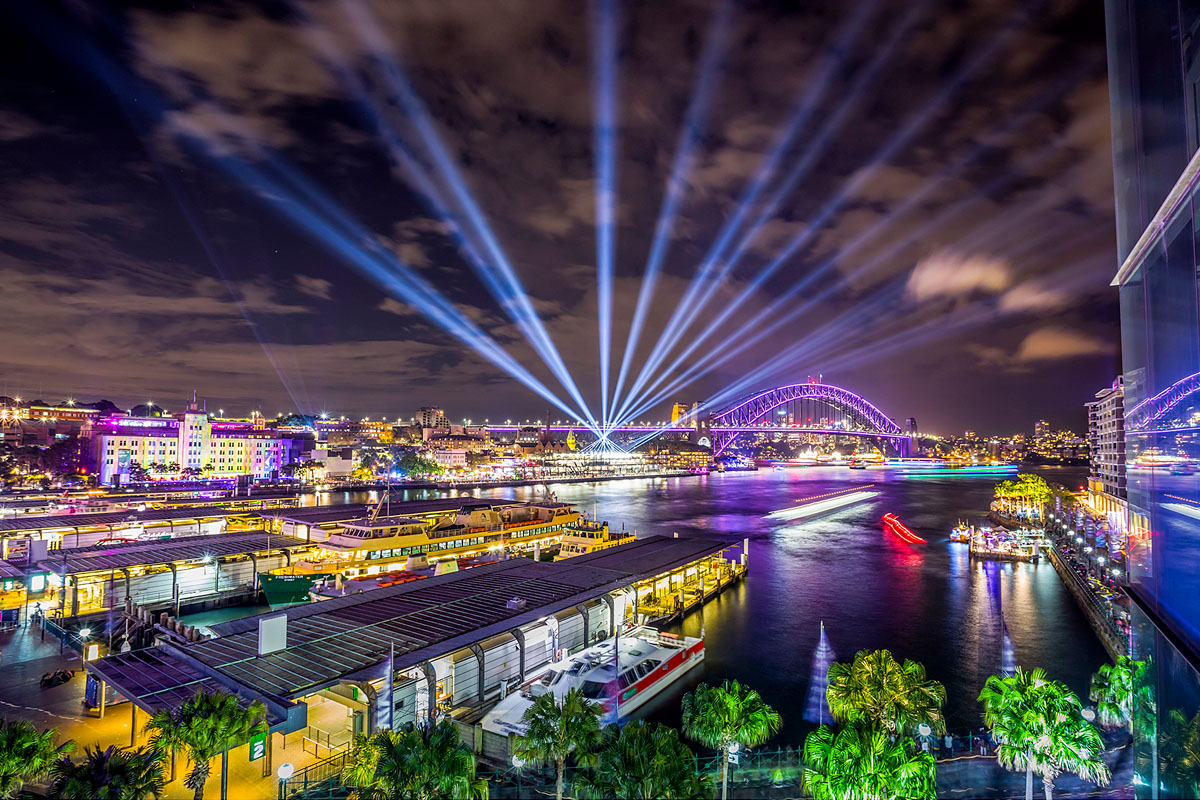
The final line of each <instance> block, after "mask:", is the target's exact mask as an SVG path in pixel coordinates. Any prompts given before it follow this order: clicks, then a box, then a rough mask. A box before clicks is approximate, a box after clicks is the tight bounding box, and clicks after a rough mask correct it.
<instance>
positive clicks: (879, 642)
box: [483, 467, 1107, 745]
mask: <svg viewBox="0 0 1200 800" xmlns="http://www.w3.org/2000/svg"><path fill="white" fill-rule="evenodd" d="M1043 474H1044V475H1045V477H1046V478H1047V479H1049V480H1052V481H1058V482H1061V483H1064V484H1068V485H1078V484H1079V483H1080V482H1081V480H1082V479H1083V475H1084V472H1083V470H1081V469H1077V468H1060V469H1049V470H1046V471H1044V472H1043ZM996 481H997V478H995V477H967V476H962V477H924V476H922V477H903V476H901V475H899V474H897V473H895V472H892V471H889V470H885V469H869V470H849V469H846V468H845V467H807V468H796V469H784V470H759V471H758V472H749V473H746V472H743V473H726V474H714V475H710V476H708V477H705V478H683V479H669V480H660V481H646V480H630V481H617V482H611V483H598V484H576V485H569V486H560V487H555V491H556V493H557V495H558V497H559V499H560V500H563V501H567V502H575V503H579V504H580V506H581V507H582V508H584V509H586V511H587V512H588V513H589V514H592V513H593V509H594V513H595V516H596V518H598V519H601V520H608V522H609V523H610V524H612V525H615V526H618V527H619V526H620V525H621V523H625V525H626V526H627V527H630V528H636V529H637V531H638V534H639V535H649V534H652V533H662V534H666V535H671V534H672V533H678V534H679V535H680V536H681V537H683V536H705V535H712V534H720V535H722V536H733V537H739V538H743V537H744V538H749V539H750V573H749V577H748V578H747V580H746V581H745V582H743V583H741V584H739V585H738V586H736V587H734V588H733V589H732V590H731V591H729V592H727V593H726V594H725V595H723V596H722V597H721V598H720V599H719V600H717V601H715V602H712V603H710V604H709V605H708V606H707V607H705V608H704V609H703V610H702V611H698V612H694V613H693V614H692V615H690V616H688V617H687V619H686V620H685V621H684V622H683V623H682V625H681V626H679V629H682V630H683V631H686V632H687V633H689V634H693V635H694V634H696V633H699V631H700V630H701V627H703V628H704V632H705V635H706V637H707V655H706V659H705V665H704V668H703V674H702V675H697V676H696V677H695V678H694V680H695V681H698V680H701V679H703V680H706V681H709V682H714V681H720V680H722V679H724V678H736V679H738V680H740V681H743V682H746V683H748V684H750V685H752V686H754V687H755V688H756V689H758V690H759V691H760V692H761V693H762V695H763V696H764V698H765V699H766V700H767V702H769V703H771V704H772V705H774V706H775V707H776V708H777V709H778V710H779V711H780V713H781V714H782V715H783V719H784V728H783V730H782V731H781V734H780V735H779V736H778V737H776V739H775V741H777V742H779V743H780V745H782V744H783V743H793V744H796V743H799V742H800V741H802V737H803V735H804V733H805V732H806V731H807V730H808V729H809V728H810V727H811V725H809V724H808V723H806V722H805V721H804V720H803V715H804V710H805V698H806V694H807V691H808V686H809V684H810V682H811V679H812V662H813V653H814V651H815V649H816V647H817V641H818V637H819V635H820V623H821V622H822V621H824V623H825V630H826V633H827V636H828V639H829V643H830V644H831V645H832V647H833V650H834V652H835V654H836V656H837V658H838V660H849V659H851V658H853V656H854V653H855V652H856V651H858V650H860V649H864V648H870V649H874V648H887V649H890V650H891V651H892V652H893V653H894V654H895V655H896V656H897V658H901V659H903V658H911V659H914V660H917V661H920V662H922V663H923V664H924V665H925V667H926V670H927V671H928V674H929V677H931V678H933V679H935V680H939V681H941V682H942V683H943V684H945V686H946V691H947V694H948V698H949V699H948V702H947V717H948V724H949V727H950V729H951V730H953V731H957V732H960V733H966V732H967V731H968V730H976V729H978V728H980V727H981V721H980V719H979V710H978V709H979V706H978V703H977V702H976V699H975V698H976V697H978V695H979V690H980V688H981V687H982V686H983V682H984V681H985V680H986V679H987V676H988V675H991V674H993V673H996V672H998V671H999V670H1000V666H1001V655H1002V654H1001V648H1002V641H1001V640H1002V635H1001V632H1000V631H1001V627H1000V619H1001V615H1002V616H1003V620H1004V622H1005V623H1006V624H1007V628H1008V632H1009V635H1010V637H1011V639H1012V643H1013V647H1014V650H1015V654H1016V660H1017V663H1018V664H1020V665H1021V666H1023V667H1026V668H1032V667H1042V668H1044V669H1045V670H1046V671H1047V672H1048V673H1049V675H1050V676H1051V677H1052V678H1055V679H1058V680H1062V681H1064V682H1065V683H1067V684H1068V685H1069V686H1070V687H1071V688H1072V689H1074V690H1075V691H1076V692H1078V693H1080V695H1081V696H1082V697H1086V694H1087V689H1088V682H1089V679H1090V676H1091V674H1092V672H1094V671H1095V669H1096V668H1097V667H1099V666H1100V665H1101V664H1103V663H1105V661H1106V660H1107V656H1106V654H1105V652H1104V649H1103V647H1102V646H1101V644H1100V642H1099V641H1098V640H1097V639H1096V636H1095V634H1094V633H1093V632H1092V630H1091V628H1090V627H1089V626H1088V622H1087V620H1086V619H1085V618H1084V616H1083V614H1082V613H1081V612H1080V611H1079V609H1078V607H1077V606H1076V605H1075V601H1074V599H1073V598H1072V597H1071V595H1070V594H1069V593H1068V591H1067V589H1066V588H1065V587H1064V586H1063V584H1062V582H1061V580H1060V579H1059V577H1058V575H1056V574H1055V572H1054V568H1053V567H1052V566H1051V565H1050V564H1049V563H1047V562H1045V561H1043V562H1042V563H1039V564H1015V563H1003V564H1001V563H981V562H972V561H971V560H970V559H969V558H968V556H967V545H965V544H955V543H951V542H950V541H949V539H948V534H949V532H950V529H951V528H952V527H953V526H954V524H955V522H956V521H957V520H959V519H968V520H974V521H980V520H982V518H983V517H984V516H985V515H986V513H987V508H988V503H989V502H990V500H991V495H992V489H993V487H994V486H995V483H996ZM869 483H873V484H875V486H874V490H875V491H878V492H879V494H878V495H877V496H876V497H875V498H873V499H871V500H868V501H866V502H864V503H862V504H859V505H854V506H850V507H847V508H842V509H837V510H834V511H832V512H830V513H829V514H826V515H821V516H819V517H817V518H808V519H801V520H795V521H792V522H789V521H786V520H775V519H767V518H766V515H767V514H768V513H770V512H771V511H774V510H777V509H781V508H785V507H787V506H789V505H791V504H794V503H795V501H796V500H798V499H801V498H806V497H811V496H814V495H820V494H824V493H827V492H831V491H836V490H839V489H846V488H849V487H852V486H855V485H862V484H869ZM536 491H537V490H534V489H529V488H521V489H509V490H496V491H493V492H484V493H483V495H487V496H504V497H514V498H517V499H526V498H528V497H531V496H533V495H534V494H535V493H536ZM888 512H891V513H894V514H896V515H897V516H898V517H899V518H900V519H901V520H903V522H904V524H905V525H907V526H908V527H909V528H911V529H912V530H913V531H914V532H915V533H916V534H917V535H919V536H921V537H923V538H925V539H927V540H928V543H927V544H924V545H910V544H905V543H903V542H901V541H899V540H898V539H897V538H896V537H894V536H892V535H891V534H889V533H887V532H886V530H885V529H884V527H883V525H882V523H881V522H880V517H881V516H882V515H883V514H885V513H888ZM685 688H686V687H681V688H679V689H678V690H677V691H675V692H672V693H671V694H670V695H665V696H664V697H663V698H661V699H660V700H658V702H656V703H655V709H654V710H653V711H652V713H651V715H652V717H653V718H657V719H661V720H662V721H664V722H667V723H670V724H672V725H678V724H679V708H678V702H679V696H680V695H681V693H682V691H683V690H684V689H685Z"/></svg>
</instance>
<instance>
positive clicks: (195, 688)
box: [89, 647, 285, 726]
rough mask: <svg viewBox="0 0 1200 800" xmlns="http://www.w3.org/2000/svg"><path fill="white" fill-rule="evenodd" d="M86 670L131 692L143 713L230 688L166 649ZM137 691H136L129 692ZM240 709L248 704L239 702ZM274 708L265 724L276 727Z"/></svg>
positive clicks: (119, 657) (280, 718) (123, 656)
mask: <svg viewBox="0 0 1200 800" xmlns="http://www.w3.org/2000/svg"><path fill="white" fill-rule="evenodd" d="M97 663H99V662H92V663H91V664H89V669H92V671H93V672H96V673H98V674H99V677H100V678H102V679H103V680H106V681H108V682H109V683H111V684H112V685H114V686H119V687H121V691H122V694H126V693H127V692H129V691H132V692H133V694H132V696H130V695H128V694H126V696H127V697H130V699H131V700H132V701H133V702H134V704H135V705H137V706H138V707H139V708H141V709H142V710H144V711H146V712H147V713H150V714H153V713H155V712H156V711H161V710H164V709H173V708H178V707H179V706H180V705H181V704H182V703H183V702H184V701H185V700H187V699H188V698H190V697H193V696H194V695H197V694H200V693H201V692H204V693H207V694H216V693H218V692H228V691H229V690H230V689H231V688H232V687H230V686H228V685H226V684H225V683H223V682H222V681H220V680H218V679H217V678H215V677H213V676H211V675H206V674H205V673H203V672H201V671H200V669H198V668H197V667H196V666H195V665H193V664H189V663H188V662H187V661H186V660H185V659H182V658H179V657H178V655H177V653H176V652H174V651H172V650H171V649H169V648H166V647H147V648H144V649H141V650H132V651H130V652H128V653H120V654H117V655H111V656H108V657H106V658H105V659H104V665H103V667H101V668H100V669H98V670H97V669H94V668H93V667H94V665H96V664H97ZM130 687H136V688H132V689H131V688H130ZM241 701H242V705H243V706H249V702H248V701H246V700H245V699H244V698H241ZM273 705H274V704H267V723H268V724H269V725H271V726H275V725H277V724H279V723H281V722H283V721H284V719H285V718H284V717H283V716H282V715H280V714H277V713H273V711H274V709H273V708H272V706H273Z"/></svg>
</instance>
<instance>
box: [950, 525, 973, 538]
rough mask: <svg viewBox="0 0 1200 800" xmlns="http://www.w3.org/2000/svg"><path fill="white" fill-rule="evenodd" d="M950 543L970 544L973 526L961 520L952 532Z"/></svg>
mask: <svg viewBox="0 0 1200 800" xmlns="http://www.w3.org/2000/svg"><path fill="white" fill-rule="evenodd" d="M950 541H952V542H963V543H966V542H970V541H971V526H970V525H968V524H967V523H965V522H962V521H961V520H960V521H959V523H958V524H957V525H955V526H954V528H953V530H951V531H950Z"/></svg>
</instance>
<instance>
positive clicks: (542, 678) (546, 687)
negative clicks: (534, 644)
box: [481, 627, 704, 736]
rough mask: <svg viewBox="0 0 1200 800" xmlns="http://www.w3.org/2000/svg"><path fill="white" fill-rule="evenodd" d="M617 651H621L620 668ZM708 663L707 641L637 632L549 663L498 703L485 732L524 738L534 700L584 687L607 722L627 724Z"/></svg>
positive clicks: (650, 630) (644, 630)
mask: <svg viewBox="0 0 1200 800" xmlns="http://www.w3.org/2000/svg"><path fill="white" fill-rule="evenodd" d="M614 647H617V648H618V649H619V651H620V664H619V666H618V665H617V664H616V663H615V662H616V661H617V658H615V657H614V650H613V648H614ZM703 661H704V639H703V638H700V637H695V636H675V635H674V634H669V633H660V632H659V631H657V630H655V629H654V628H648V627H642V628H636V629H634V630H632V631H629V632H628V633H623V634H621V635H620V636H619V637H617V638H616V639H615V640H614V639H606V640H604V641H603V642H601V643H600V644H597V645H593V646H591V647H588V648H585V649H583V650H580V651H579V652H578V653H576V654H575V655H573V656H568V657H566V658H564V659H561V660H559V661H555V662H553V663H551V664H548V665H546V667H544V668H543V670H542V671H541V672H540V673H539V674H537V675H536V676H535V677H534V678H533V680H530V681H528V682H527V683H525V684H524V685H523V686H522V687H521V688H520V690H519V691H516V692H513V693H512V694H509V695H508V696H506V697H504V698H503V699H502V700H501V701H500V702H499V703H497V704H496V706H495V707H494V708H492V710H491V711H489V712H488V713H487V715H486V716H484V718H483V721H482V723H481V724H482V725H483V729H484V730H486V731H490V732H492V733H498V734H500V735H502V736H507V735H509V734H510V733H515V734H518V735H521V734H524V733H525V729H526V728H525V723H524V722H523V721H522V717H523V716H524V714H525V710H526V709H527V708H529V707H530V706H531V705H533V701H534V700H535V699H537V698H538V697H541V696H542V695H544V694H553V695H554V696H555V697H556V698H558V699H559V701H561V700H562V698H563V697H565V696H566V694H567V692H569V691H570V690H571V689H579V690H580V691H582V692H583V694H584V696H585V697H587V698H588V699H589V700H595V701H596V702H597V703H599V704H600V705H601V707H602V709H603V710H602V712H601V715H602V717H603V719H604V720H605V721H611V720H612V719H613V717H614V716H615V717H616V718H617V720H618V721H624V719H625V718H626V717H628V716H629V715H630V714H632V713H633V712H634V711H635V710H637V709H638V708H640V707H641V706H643V705H645V703H646V702H647V701H648V700H650V699H651V698H652V697H654V696H656V695H658V694H661V693H662V692H663V691H664V690H665V689H666V688H667V687H668V686H670V685H671V684H672V683H674V682H675V681H677V680H679V679H680V678H682V677H683V676H684V675H685V674H686V673H687V672H689V671H690V670H691V669H692V668H693V667H696V666H698V665H700V664H701V663H703ZM614 711H615V712H616V713H615V715H614Z"/></svg>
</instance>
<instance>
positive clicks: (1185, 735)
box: [1161, 708, 1200, 797]
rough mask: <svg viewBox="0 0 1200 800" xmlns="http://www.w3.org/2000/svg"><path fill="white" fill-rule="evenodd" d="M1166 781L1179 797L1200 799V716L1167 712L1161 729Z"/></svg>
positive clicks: (1177, 710)
mask: <svg viewBox="0 0 1200 800" xmlns="http://www.w3.org/2000/svg"><path fill="white" fill-rule="evenodd" d="M1161 748H1162V763H1163V776H1162V777H1163V781H1164V782H1165V783H1166V784H1167V787H1168V788H1169V789H1170V790H1171V791H1174V792H1176V793H1177V794H1178V796H1180V797H1196V796H1197V795H1200V712H1197V713H1196V715H1195V716H1193V717H1190V718H1189V717H1188V716H1187V715H1186V714H1184V713H1183V710H1182V709H1178V708H1172V709H1171V710H1170V711H1168V712H1167V718H1166V720H1164V723H1163V728H1162V745H1161Z"/></svg>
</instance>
